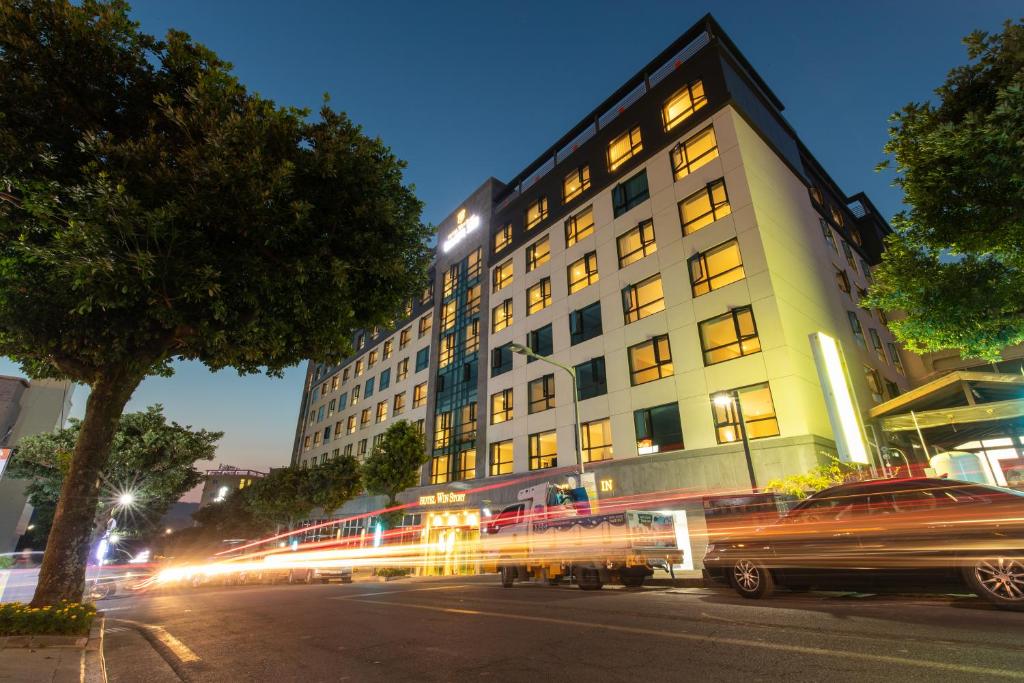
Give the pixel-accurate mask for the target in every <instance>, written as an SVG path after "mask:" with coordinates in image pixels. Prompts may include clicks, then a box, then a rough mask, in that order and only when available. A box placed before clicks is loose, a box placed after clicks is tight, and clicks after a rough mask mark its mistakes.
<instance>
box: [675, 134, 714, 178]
mask: <svg viewBox="0 0 1024 683" xmlns="http://www.w3.org/2000/svg"><path fill="white" fill-rule="evenodd" d="M671 158H672V177H673V178H675V179H676V180H680V179H682V178H685V177H686V176H688V175H690V174H691V173H693V172H694V171H696V170H697V169H698V168H700V167H701V166H703V165H704V164H706V163H708V162H709V161H711V160H712V159H717V158H718V141H717V140H716V139H715V129H714V128H711V127H710V126H708V127H707V128H705V129H704V130H702V131H701V132H699V133H697V134H696V135H694V136H692V137H690V138H687V139H686V140H684V141H682V142H680V143H679V144H678V145H676V146H675V147H673V148H672V154H671Z"/></svg>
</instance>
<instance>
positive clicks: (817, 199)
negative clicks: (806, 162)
mask: <svg viewBox="0 0 1024 683" xmlns="http://www.w3.org/2000/svg"><path fill="white" fill-rule="evenodd" d="M807 189H808V191H809V192H810V193H811V199H813V200H814V203H815V204H817V205H819V206H821V205H822V204H824V203H825V198H824V197H822V196H821V190H819V189H818V188H816V187H814V186H813V185H811V186H810V187H809V188H807Z"/></svg>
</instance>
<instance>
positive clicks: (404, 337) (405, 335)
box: [398, 327, 412, 349]
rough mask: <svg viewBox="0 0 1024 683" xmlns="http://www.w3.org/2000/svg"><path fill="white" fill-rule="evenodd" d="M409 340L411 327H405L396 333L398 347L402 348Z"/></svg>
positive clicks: (410, 338)
mask: <svg viewBox="0 0 1024 683" xmlns="http://www.w3.org/2000/svg"><path fill="white" fill-rule="evenodd" d="M410 340H412V328H410V327H407V328H405V329H404V330H402V332H401V333H400V334H399V335H398V348H399V349H404V348H405V347H406V346H408V345H409V341H410Z"/></svg>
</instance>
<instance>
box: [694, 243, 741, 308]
mask: <svg viewBox="0 0 1024 683" xmlns="http://www.w3.org/2000/svg"><path fill="white" fill-rule="evenodd" d="M689 266H690V285H691V287H692V290H693V295H694V296H695V297H697V296H700V295H702V294H707V293H708V292H711V291H714V290H716V289H721V288H722V287H725V286H726V285H731V284H732V283H733V282H738V281H739V280H742V279H743V278H744V277H745V276H746V275H745V273H744V272H743V261H742V259H741V258H740V245H739V242H737V241H736V240H735V239H731V240H729V241H728V242H724V243H722V244H719V245H718V246H717V247H712V248H711V249H708V250H707V251H702V252H700V253H698V254H694V255H693V256H691V257H690V260H689Z"/></svg>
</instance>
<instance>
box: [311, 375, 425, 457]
mask: <svg viewBox="0 0 1024 683" xmlns="http://www.w3.org/2000/svg"><path fill="white" fill-rule="evenodd" d="M356 388H357V389H358V387H356ZM406 393H407V392H405V391H402V392H399V393H397V394H395V395H394V396H393V397H392V398H391V401H390V404H391V417H397V416H399V415H401V414H402V413H403V412H405V404H406ZM388 404H389V402H388V401H379V402H378V403H377V407H376V412H374V411H373V409H371V408H369V407H367V408H363V410H362V411H361V412H360V413H358V414H357V413H352V414H351V415H349V416H348V418H346V420H338V421H337V422H335V423H334V427H333V430H332V428H331V426H330V425H328V426H327V427H324V428H323V430H321V429H319V428H318V429H317V430H316V431H315V432H313V433H312V434H307V435H306V437H305V439H304V440H303V447H304V448H305V449H306V450H309V449H310V448H315V447H317V446H319V445H320V444H321V443H327V442H328V441H330V440H331V436H332V434H333V436H334V438H335V439H339V438H341V437H342V436H343V435H345V434H354V433H355V431H356V429H362V428H364V427H366V426H367V425H369V424H370V423H371V421H374V420H376V422H378V423H379V422H384V421H385V420H387V419H388ZM426 404H427V383H426V382H422V383H420V384H417V385H416V386H414V387H413V389H412V407H413V408H420V407H422V406H425V405H426ZM322 412H323V407H321V413H322ZM322 419H323V416H321V420H322Z"/></svg>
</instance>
